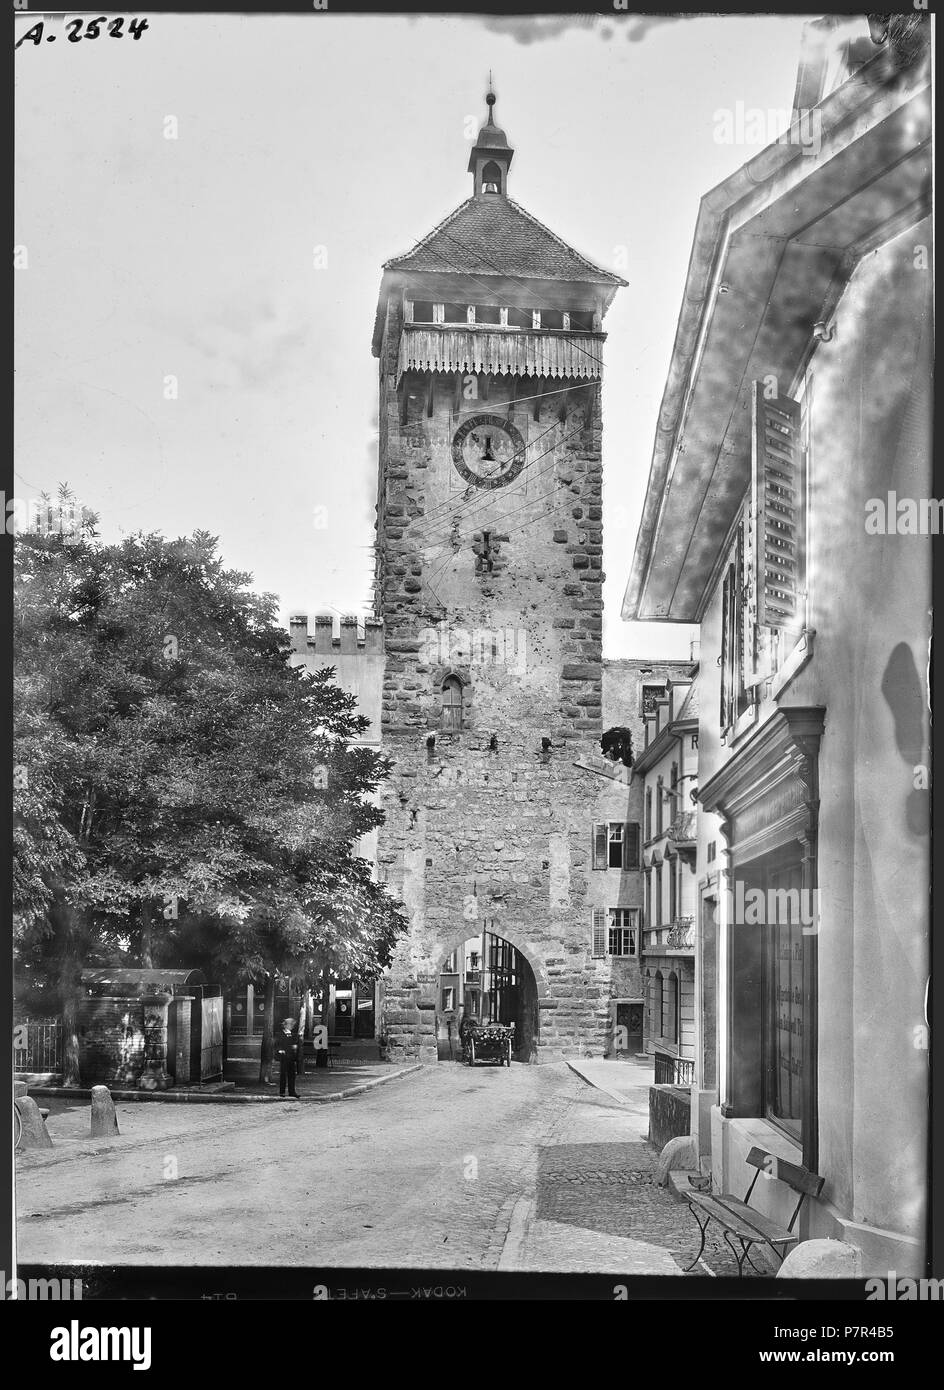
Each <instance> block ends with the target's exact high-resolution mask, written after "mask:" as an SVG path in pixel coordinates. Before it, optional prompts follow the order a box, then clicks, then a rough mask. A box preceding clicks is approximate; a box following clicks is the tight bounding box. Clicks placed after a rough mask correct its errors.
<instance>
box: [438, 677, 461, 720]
mask: <svg viewBox="0 0 944 1390" xmlns="http://www.w3.org/2000/svg"><path fill="white" fill-rule="evenodd" d="M461 728H462V682H461V681H460V680H459V679H458V678H457V677H456V676H447V677H446V679H445V680H444V681H443V685H442V729H443V733H456V732H458V730H459V729H461Z"/></svg>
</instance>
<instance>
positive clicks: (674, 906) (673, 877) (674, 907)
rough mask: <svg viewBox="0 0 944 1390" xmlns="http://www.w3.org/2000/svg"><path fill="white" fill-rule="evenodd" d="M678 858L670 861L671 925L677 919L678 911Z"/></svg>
mask: <svg viewBox="0 0 944 1390" xmlns="http://www.w3.org/2000/svg"><path fill="white" fill-rule="evenodd" d="M677 866H678V860H677V859H673V860H671V861H670V863H669V925H671V924H672V923H673V922H674V921H675V917H676V914H677V912H678V874H677Z"/></svg>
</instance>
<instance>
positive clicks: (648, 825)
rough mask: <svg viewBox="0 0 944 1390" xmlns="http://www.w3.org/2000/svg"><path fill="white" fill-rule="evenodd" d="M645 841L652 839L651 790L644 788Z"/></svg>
mask: <svg viewBox="0 0 944 1390" xmlns="http://www.w3.org/2000/svg"><path fill="white" fill-rule="evenodd" d="M646 839H647V840H651V839H652V788H651V787H647V788H646Z"/></svg>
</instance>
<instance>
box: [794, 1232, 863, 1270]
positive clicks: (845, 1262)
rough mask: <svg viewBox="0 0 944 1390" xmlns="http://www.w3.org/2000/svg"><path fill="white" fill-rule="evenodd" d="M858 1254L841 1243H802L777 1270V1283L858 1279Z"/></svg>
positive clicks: (857, 1251)
mask: <svg viewBox="0 0 944 1390" xmlns="http://www.w3.org/2000/svg"><path fill="white" fill-rule="evenodd" d="M863 1272H864V1271H863V1268H862V1251H861V1250H860V1249H859V1247H858V1246H857V1245H850V1244H849V1242H848V1241H845V1240H804V1241H803V1242H802V1243H801V1244H800V1245H798V1246H796V1248H795V1249H793V1250H791V1251H790V1253H789V1254H788V1255H787V1258H786V1259H785V1260H784V1262H783V1264H782V1265H781V1266H780V1268H779V1269H778V1270H777V1278H778V1279H861V1278H862V1275H863Z"/></svg>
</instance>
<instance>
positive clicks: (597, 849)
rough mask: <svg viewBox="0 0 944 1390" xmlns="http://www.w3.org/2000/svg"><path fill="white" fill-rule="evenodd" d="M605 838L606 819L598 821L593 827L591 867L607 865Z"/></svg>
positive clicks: (597, 867) (601, 867) (600, 867)
mask: <svg viewBox="0 0 944 1390" xmlns="http://www.w3.org/2000/svg"><path fill="white" fill-rule="evenodd" d="M606 840H607V835H606V821H600V822H599V823H597V824H595V825H594V827H593V867H594V868H595V869H605V868H606V866H607V843H606Z"/></svg>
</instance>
